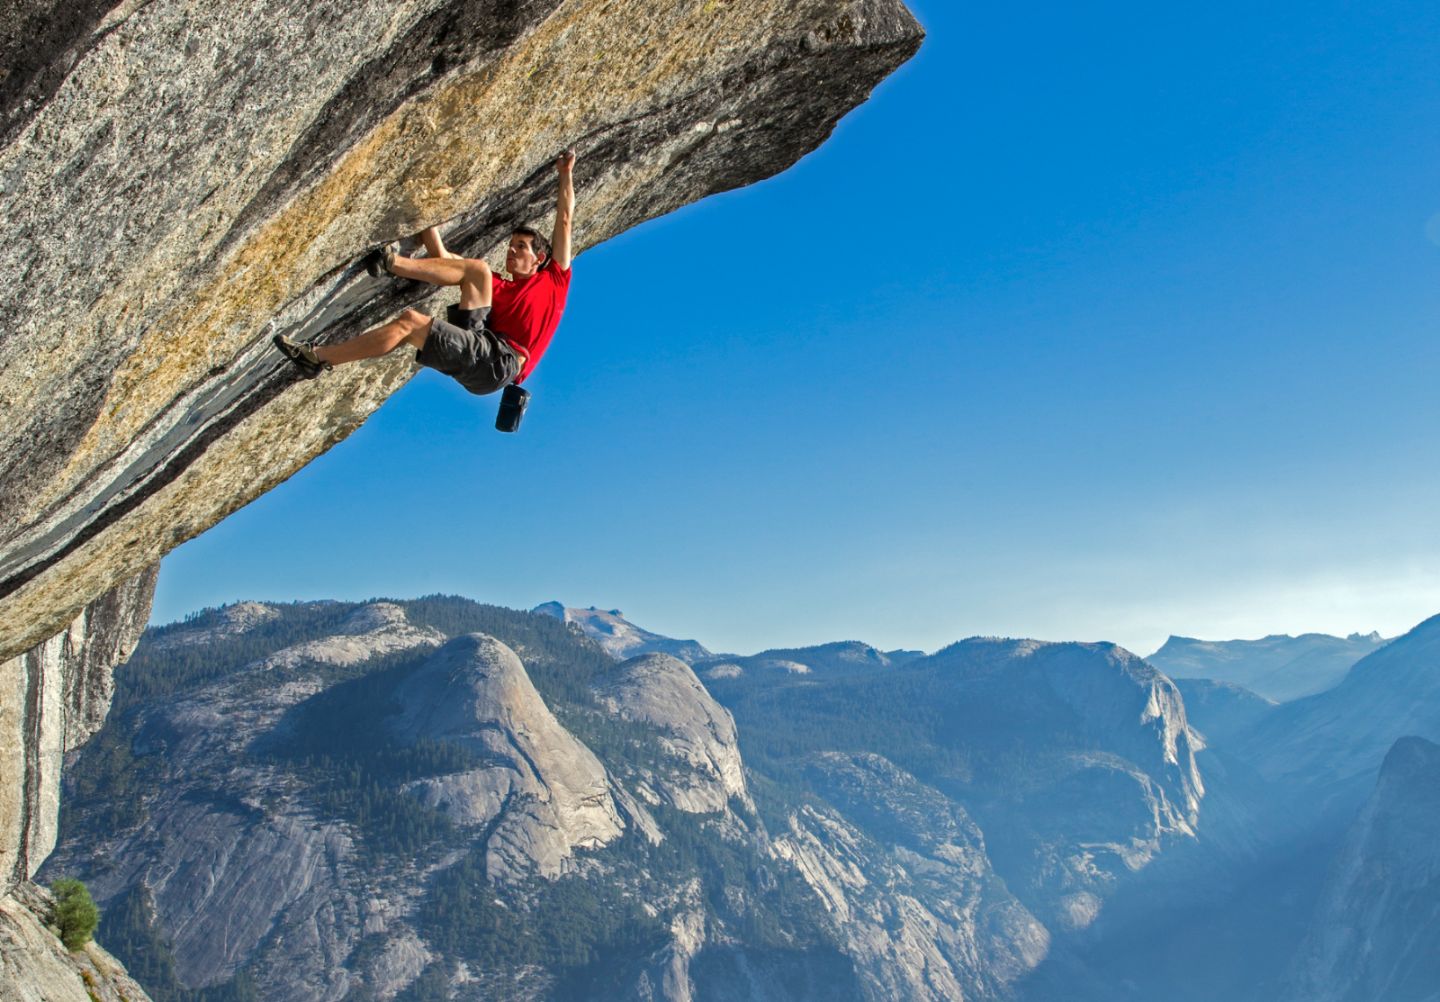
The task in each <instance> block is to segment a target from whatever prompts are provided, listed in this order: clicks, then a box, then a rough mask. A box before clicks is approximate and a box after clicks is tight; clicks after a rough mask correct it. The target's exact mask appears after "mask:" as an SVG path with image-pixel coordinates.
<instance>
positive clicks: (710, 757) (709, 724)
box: [592, 654, 746, 813]
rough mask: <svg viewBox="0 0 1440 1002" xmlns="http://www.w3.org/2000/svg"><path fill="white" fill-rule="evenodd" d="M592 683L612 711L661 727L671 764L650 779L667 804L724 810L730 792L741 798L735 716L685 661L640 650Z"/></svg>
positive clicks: (742, 783)
mask: <svg viewBox="0 0 1440 1002" xmlns="http://www.w3.org/2000/svg"><path fill="white" fill-rule="evenodd" d="M592 689H593V690H594V692H595V694H596V696H597V697H598V698H599V699H600V701H601V703H602V704H604V705H605V706H607V707H609V708H610V710H611V711H612V712H615V713H618V714H620V715H621V716H622V717H625V718H626V719H628V720H638V721H644V722H645V723H647V724H651V725H653V726H654V727H656V728H658V729H659V730H660V732H661V738H660V743H661V745H662V747H664V748H665V749H666V751H668V752H669V753H670V754H671V755H672V756H673V757H674V758H675V759H676V767H675V768H672V769H668V770H665V771H664V772H661V773H659V774H656V775H654V776H653V777H652V782H653V785H654V786H655V787H656V788H657V792H658V793H659V794H660V795H661V796H662V797H664V798H665V799H666V800H667V801H669V802H670V803H671V804H674V805H675V806H676V807H678V808H679V809H680V810H682V811H690V812H692V813H703V812H707V811H722V810H724V809H725V807H726V805H727V804H728V803H729V802H730V798H731V797H740V798H742V799H745V798H746V793H745V770H744V765H743V764H742V763H741V761H740V748H739V746H738V744H737V743H736V742H737V740H738V739H737V736H736V733H735V720H734V718H733V717H731V716H730V711H729V710H727V709H725V708H724V707H723V706H721V705H720V704H719V703H717V702H715V700H714V698H713V697H711V695H710V693H709V692H708V691H707V690H706V688H705V687H704V686H703V685H701V684H700V680H699V679H698V678H696V677H695V673H694V672H693V671H691V670H690V666H689V665H687V664H686V663H685V662H683V661H680V660H679V659H677V658H673V657H670V656H669V655H666V654H645V655H642V656H640V657H638V658H632V659H631V660H629V661H626V662H624V663H623V664H619V665H616V666H615V668H614V669H613V670H612V671H610V672H607V673H606V674H604V675H602V676H600V677H597V678H596V679H595V681H594V683H593V685H592Z"/></svg>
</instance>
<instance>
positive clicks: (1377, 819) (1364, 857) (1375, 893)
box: [1286, 737, 1440, 1002]
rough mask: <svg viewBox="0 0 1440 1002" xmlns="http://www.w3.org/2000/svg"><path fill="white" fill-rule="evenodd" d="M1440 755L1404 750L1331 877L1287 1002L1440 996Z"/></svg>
mask: <svg viewBox="0 0 1440 1002" xmlns="http://www.w3.org/2000/svg"><path fill="white" fill-rule="evenodd" d="M1437 889H1440V746H1437V745H1436V744H1434V743H1432V742H1430V741H1425V740H1423V739H1421V738H1413V737H1412V738H1402V739H1401V740H1400V741H1397V742H1396V743H1395V745H1394V747H1393V748H1391V749H1390V753H1389V754H1388V755H1386V756H1385V762H1384V764H1383V766H1382V767H1381V769H1380V778H1379V782H1378V784H1377V786H1376V789H1375V792H1374V794H1373V795H1372V797H1371V798H1370V801H1369V802H1368V803H1367V804H1366V806H1365V808H1364V810H1363V811H1362V812H1361V814H1360V817H1359V818H1358V819H1357V820H1356V822H1355V824H1354V825H1353V826H1352V828H1351V830H1350V833H1349V835H1348V837H1347V838H1346V841H1345V845H1344V847H1343V849H1342V850H1341V852H1340V855H1339V858H1338V859H1337V860H1336V862H1335V865H1334V866H1333V867H1332V869H1331V873H1330V875H1329V879H1328V880H1327V881H1326V887H1325V890H1324V892H1323V893H1322V895H1321V899H1320V906H1319V908H1318V909H1317V913H1316V916H1315V920H1314V923H1313V926H1312V929H1311V932H1310V934H1309V937H1308V938H1307V941H1306V943H1305V945H1304V946H1303V947H1302V948H1301V951H1300V954H1299V959H1298V961H1297V963H1296V965H1295V971H1294V974H1293V977H1292V983H1291V988H1290V991H1289V994H1288V995H1287V996H1286V997H1287V998H1288V999H1292V1000H1294V1002H1302V1000H1304V1002H1362V1000H1367V999H1385V1000H1386V1002H1423V1000H1425V999H1433V998H1434V997H1435V993H1436V990H1437V986H1440V894H1437V893H1436V891H1437Z"/></svg>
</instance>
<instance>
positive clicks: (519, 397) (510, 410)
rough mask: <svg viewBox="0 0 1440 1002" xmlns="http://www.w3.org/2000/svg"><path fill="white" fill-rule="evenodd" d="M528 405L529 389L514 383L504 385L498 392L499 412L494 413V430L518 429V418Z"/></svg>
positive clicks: (522, 414)
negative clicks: (501, 391)
mask: <svg viewBox="0 0 1440 1002" xmlns="http://www.w3.org/2000/svg"><path fill="white" fill-rule="evenodd" d="M528 406H530V391H529V390H522V389H521V388H520V387H518V386H516V385H515V384H514V383H511V384H510V385H508V386H506V387H505V392H503V393H501V394H500V413H499V414H496V415H495V430H496V431H519V430H520V419H521V418H523V417H524V416H525V408H526V407H528Z"/></svg>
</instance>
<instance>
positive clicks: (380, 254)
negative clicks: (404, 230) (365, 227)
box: [365, 243, 400, 278]
mask: <svg viewBox="0 0 1440 1002" xmlns="http://www.w3.org/2000/svg"><path fill="white" fill-rule="evenodd" d="M399 250H400V245H399V244H393V243H391V244H381V245H380V246H379V247H376V248H375V249H374V250H373V251H371V252H370V253H369V254H368V255H366V257H365V271H366V272H368V273H369V275H370V277H371V278H384V277H385V276H386V275H388V274H390V265H391V263H392V262H393V261H394V260H395V255H396V253H398V252H399Z"/></svg>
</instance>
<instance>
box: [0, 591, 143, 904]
mask: <svg viewBox="0 0 1440 1002" xmlns="http://www.w3.org/2000/svg"><path fill="white" fill-rule="evenodd" d="M155 573H156V568H153V567H152V568H150V569H149V570H146V571H145V572H143V573H141V574H139V575H138V576H136V577H135V578H133V579H131V580H130V581H127V582H125V583H124V584H122V585H120V586H119V587H117V588H114V589H112V590H111V591H109V592H107V593H106V594H104V595H102V596H101V597H100V598H98V599H96V600H95V601H93V602H91V603H90V604H89V605H87V606H86V607H85V608H84V609H83V610H82V611H81V613H80V615H78V616H77V617H75V619H74V620H73V621H72V622H71V623H70V626H69V627H68V628H67V629H66V630H64V631H63V632H62V633H60V634H59V635H57V636H55V637H53V638H51V639H50V640H48V641H46V642H45V643H43V644H40V645H39V646H37V647H35V648H34V649H33V650H31V651H29V652H27V653H25V654H22V655H20V656H19V657H16V658H12V659H10V660H9V661H8V662H6V663H5V664H3V665H0V686H3V692H0V880H3V885H0V893H3V891H4V890H5V889H8V888H10V887H12V886H13V885H14V884H16V883H17V882H19V881H22V880H26V879H28V878H29V877H30V876H32V875H33V874H34V873H35V871H36V869H37V868H38V867H39V866H40V864H41V863H42V862H44V860H45V857H46V856H47V855H49V853H50V850H51V849H52V848H53V847H54V845H55V834H56V829H57V826H58V822H59V814H60V774H61V766H62V764H63V762H64V758H65V754H66V753H67V752H70V751H73V750H75V749H76V748H78V747H79V746H80V745H81V744H82V743H83V742H84V741H85V740H86V739H87V738H89V737H90V735H92V734H93V733H94V732H95V731H96V730H98V729H99V727H100V726H101V724H102V723H104V720H105V714H106V712H107V711H108V710H109V707H110V698H111V695H112V694H113V693H114V688H115V683H114V677H113V673H114V670H115V668H116V666H117V665H119V664H121V663H123V662H124V660H125V659H126V658H127V657H129V655H130V651H131V650H132V649H133V648H134V646H135V643H136V641H138V640H139V639H140V633H141V631H142V630H143V629H144V627H145V621H146V620H147V619H149V617H150V601H151V598H152V596H153V595H154V593H155Z"/></svg>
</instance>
